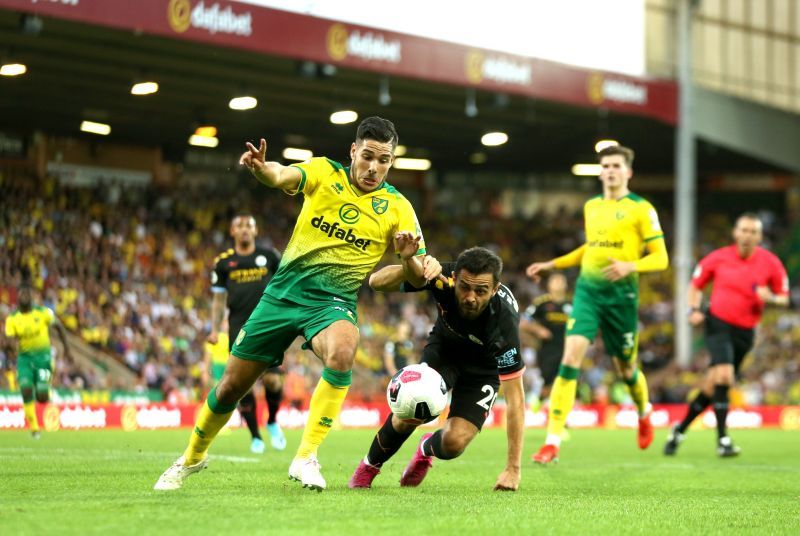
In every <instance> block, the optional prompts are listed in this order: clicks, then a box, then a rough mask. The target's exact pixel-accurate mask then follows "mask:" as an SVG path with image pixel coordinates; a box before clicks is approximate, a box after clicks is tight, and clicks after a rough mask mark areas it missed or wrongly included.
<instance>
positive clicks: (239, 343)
mask: <svg viewBox="0 0 800 536" xmlns="http://www.w3.org/2000/svg"><path fill="white" fill-rule="evenodd" d="M337 320H346V321H348V322H350V323H351V324H353V325H354V326H358V317H357V316H356V308H355V304H351V303H349V302H343V301H341V302H340V301H329V302H319V304H318V305H300V304H298V303H293V302H290V301H285V300H279V299H277V298H273V297H272V296H270V295H269V294H264V295H263V296H261V301H259V302H258V305H256V308H255V309H253V312H252V313H251V314H250V318H249V319H248V320H247V322H245V324H244V326H243V327H242V329H241V330H240V331H239V334H238V335H237V336H236V340H235V341H234V343H233V348H232V349H231V354H233V355H234V356H236V357H238V358H240V359H248V360H251V361H263V362H264V363H267V364H268V365H269V366H270V367H277V366H278V365H280V364H281V363H283V354H284V352H285V351H286V349H287V348H289V346H290V345H291V344H292V342H294V340H295V339H296V338H297V337H298V336H299V335H302V336H303V337H305V339H306V342H305V344H303V348H309V347H310V342H311V339H312V338H314V336H315V335H316V334H317V333H319V332H320V331H322V330H323V329H325V328H327V327H328V326H330V325H331V324H333V323H334V322H336V321H337Z"/></svg>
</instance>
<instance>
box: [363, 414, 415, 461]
mask: <svg viewBox="0 0 800 536" xmlns="http://www.w3.org/2000/svg"><path fill="white" fill-rule="evenodd" d="M411 433H412V432H408V433H400V432H398V431H397V430H395V429H394V426H392V414H391V413H390V414H389V416H388V417H387V418H386V421H385V422H384V423H383V426H381V429H380V430H378V433H377V434H375V439H373V440H372V444H371V445H370V446H369V452H368V453H367V459H368V460H369V463H370V465H374V466H375V467H380V466H381V465H383V464H384V463H386V462H387V461H388V460H389V458H391V457H392V456H394V454H395V453H396V452H397V451H398V450H399V449H400V447H402V446H403V443H405V441H406V439H408V438H409V436H410V435H411Z"/></svg>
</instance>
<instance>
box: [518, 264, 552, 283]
mask: <svg viewBox="0 0 800 536" xmlns="http://www.w3.org/2000/svg"><path fill="white" fill-rule="evenodd" d="M552 269H553V261H547V262H534V263H533V264H531V265H530V266H528V268H527V269H526V270H525V275H527V276H528V277H530V278H531V279H533V281H534V282H536V283H538V282H539V280H540V279H541V278H542V277H541V275H540V273H541V272H547V271H548V270H552Z"/></svg>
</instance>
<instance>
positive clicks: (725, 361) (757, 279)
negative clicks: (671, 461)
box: [664, 212, 789, 457]
mask: <svg viewBox="0 0 800 536" xmlns="http://www.w3.org/2000/svg"><path fill="white" fill-rule="evenodd" d="M761 236H762V235H761V220H760V219H759V217H758V216H757V215H756V214H753V213H752V212H746V213H744V214H742V215H741V216H740V217H739V219H738V220H736V225H735V227H734V228H733V240H734V243H733V244H732V245H730V246H726V247H723V248H719V249H717V250H714V251H712V252H711V253H709V254H708V255H706V256H705V257H703V259H702V260H701V261H700V263H699V264H698V265H697V268H695V271H694V274H693V275H692V282H691V284H690V285H689V296H688V298H689V307H690V310H689V323H690V324H691V325H692V326H699V325H700V324H705V343H706V347H707V348H708V353H709V354H710V355H711V367H710V368H709V370H708V373H707V374H706V377H705V380H704V382H703V386H702V390H701V391H700V393H699V394H698V395H697V396H696V397H695V398H694V400H692V401H691V403H690V404H689V409H688V411H687V413H686V417H684V419H683V421H681V422H680V423H679V424H677V425H675V426H674V427H673V428H672V430H671V431H670V434H669V436H668V438H667V444H666V445H664V454H666V455H668V456H672V455H674V454H675V452H676V451H677V450H678V445H679V444H680V443H681V441H683V439H684V437H685V434H686V430H687V429H688V428H689V425H690V424H691V423H692V421H694V420H695V419H696V418H697V416H698V415H700V414H701V413H702V412H703V411H704V410H705V409H706V408H707V407H708V406H709V405H713V406H714V414H715V415H716V417H717V454H718V455H719V456H722V457H727V456H736V455H738V454H739V451H740V449H739V447H737V446H736V445H734V444H733V442H732V441H731V438H730V437H728V432H727V430H726V425H725V420H726V419H727V417H728V400H729V399H728V390H729V389H730V386H731V384H733V381H734V378H735V377H736V374H737V373H738V371H739V365H741V363H742V359H744V356H745V355H747V353H748V352H749V351H750V349H751V348H752V347H753V339H754V335H755V327H756V325H757V324H758V322H759V320H761V313H762V312H763V311H764V307H765V306H766V305H781V306H787V305H789V280H788V278H787V276H786V269H785V268H784V267H783V264H782V263H781V261H780V259H778V257H776V256H775V255H774V254H773V253H771V252H769V251H767V250H766V249H764V248H762V247H760V246H759V244H760V243H761ZM709 282H713V283H714V288H713V290H712V291H711V302H710V306H709V308H708V312H704V311H703V309H702V308H701V307H700V305H701V303H702V301H703V289H704V288H705V287H706V285H707V284H708V283H709Z"/></svg>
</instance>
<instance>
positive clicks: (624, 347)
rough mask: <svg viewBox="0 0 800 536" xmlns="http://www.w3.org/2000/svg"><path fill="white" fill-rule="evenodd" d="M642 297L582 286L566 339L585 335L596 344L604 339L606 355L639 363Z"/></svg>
mask: <svg viewBox="0 0 800 536" xmlns="http://www.w3.org/2000/svg"><path fill="white" fill-rule="evenodd" d="M638 328H639V296H638V294H637V293H635V292H624V293H620V292H602V291H596V290H595V289H592V288H591V287H589V286H587V285H585V284H581V282H580V281H578V284H577V285H576V286H575V296H574V298H573V302H572V314H571V315H570V317H569V320H568V321H567V336H569V335H582V336H584V337H586V338H587V339H589V340H590V341H594V338H595V336H596V335H597V330H598V329H600V331H601V332H602V335H603V344H604V345H605V347H606V352H607V353H608V355H610V356H612V357H616V358H617V359H621V360H623V361H633V360H635V359H636V350H637V346H638V339H639V329H638Z"/></svg>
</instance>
